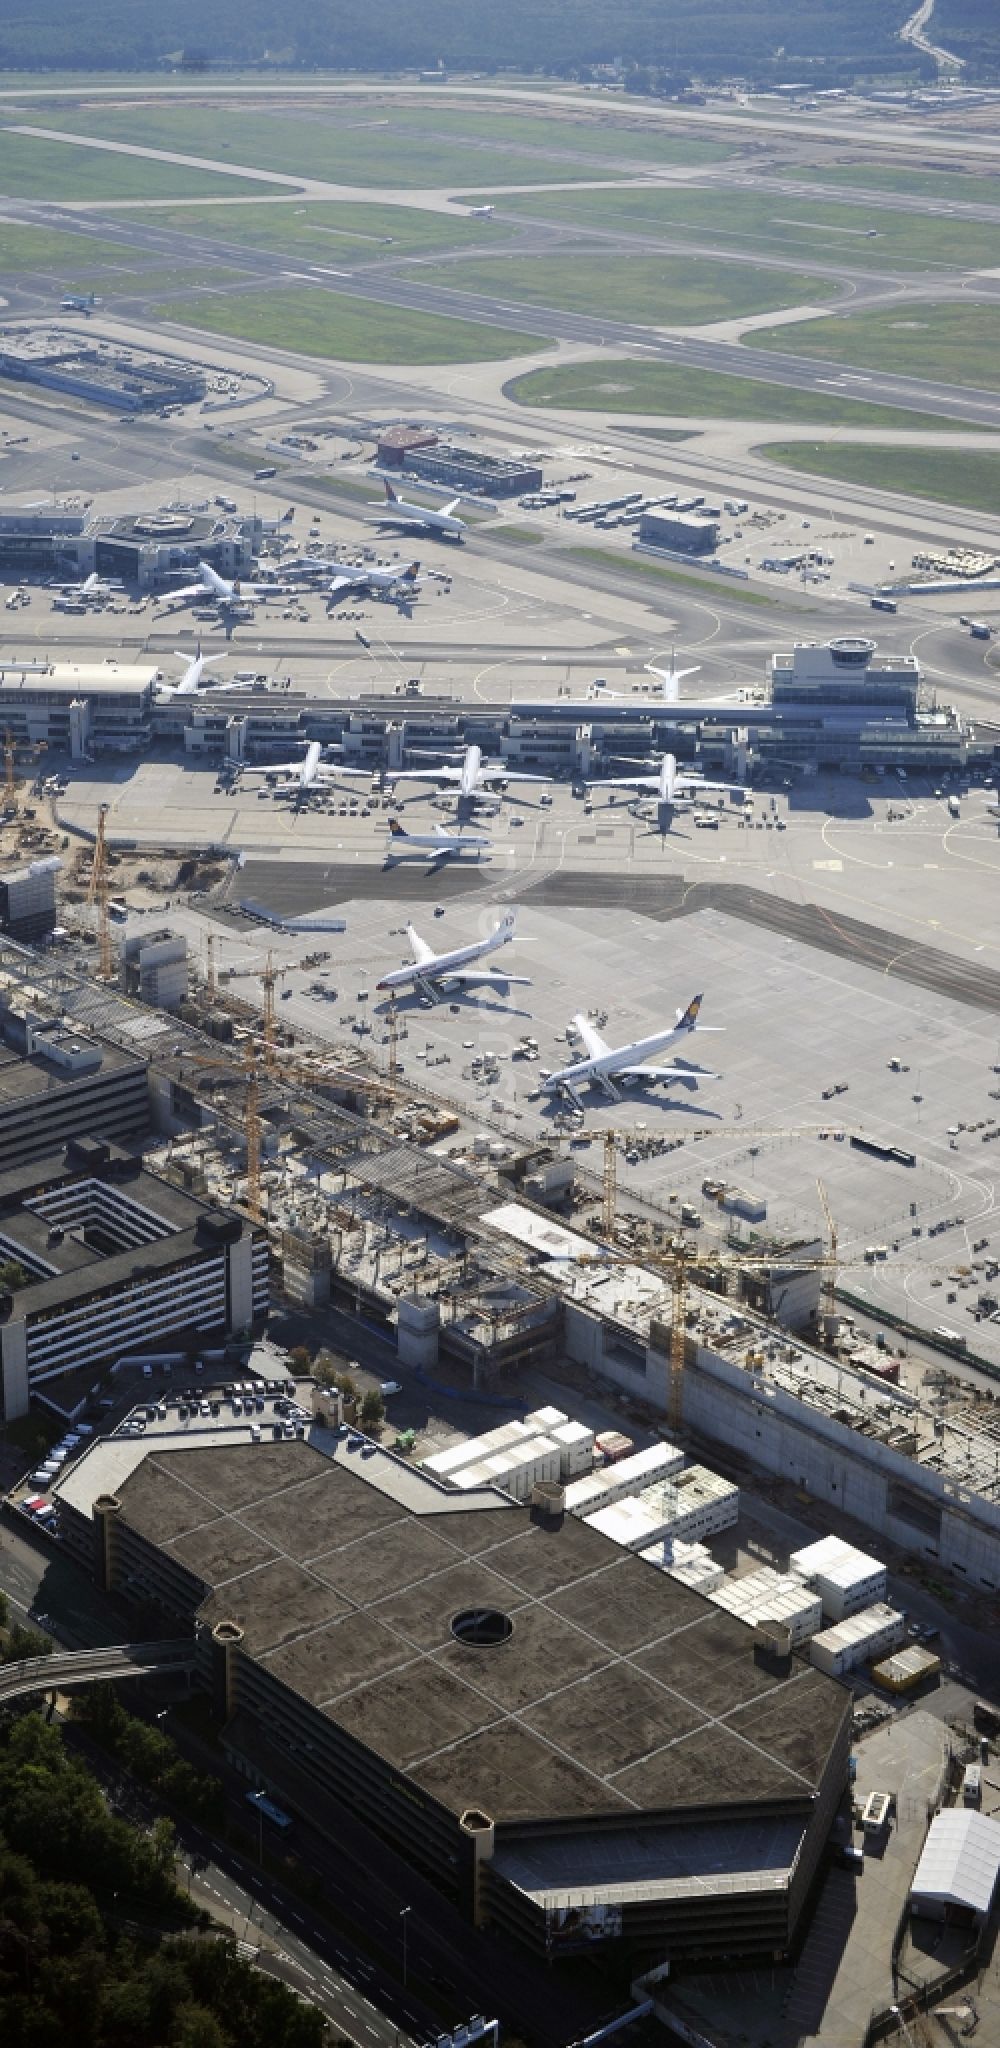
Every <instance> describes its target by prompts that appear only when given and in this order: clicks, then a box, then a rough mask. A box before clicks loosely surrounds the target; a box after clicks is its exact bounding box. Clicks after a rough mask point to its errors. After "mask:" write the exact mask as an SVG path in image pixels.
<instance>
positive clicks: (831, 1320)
mask: <svg viewBox="0 0 1000 2048" xmlns="http://www.w3.org/2000/svg"><path fill="white" fill-rule="evenodd" d="M816 1186H817V1188H818V1189H819V1198H820V1201H821V1202H822V1204H823V1214H824V1216H825V1217H826V1227H827V1231H828V1232H829V1237H830V1252H829V1258H828V1260H827V1262H826V1267H825V1271H824V1275H823V1321H824V1324H825V1329H824V1332H823V1337H824V1342H825V1343H826V1344H827V1346H828V1347H829V1346H830V1345H831V1344H832V1343H833V1340H834V1333H835V1331H836V1328H837V1263H838V1262H837V1225H836V1223H835V1221H834V1217H833V1211H832V1209H831V1208H830V1204H829V1202H828V1200H827V1194H826V1189H825V1187H824V1186H823V1183H822V1181H821V1180H817V1182H816Z"/></svg>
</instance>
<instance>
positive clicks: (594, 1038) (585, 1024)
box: [573, 1017, 611, 1060]
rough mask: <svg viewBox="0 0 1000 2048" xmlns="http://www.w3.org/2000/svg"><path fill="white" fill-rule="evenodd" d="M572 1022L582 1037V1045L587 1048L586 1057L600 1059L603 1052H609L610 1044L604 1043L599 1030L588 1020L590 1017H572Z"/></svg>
mask: <svg viewBox="0 0 1000 2048" xmlns="http://www.w3.org/2000/svg"><path fill="white" fill-rule="evenodd" d="M573 1022H574V1024H575V1026H576V1029H577V1030H578V1032H579V1033H580V1037H581V1038H582V1039H583V1042H584V1045H585V1046H586V1048H587V1058H588V1059H591V1060H602V1059H603V1058H604V1055H605V1053H609V1052H610V1051H611V1047H610V1045H608V1044H606V1043H605V1040H604V1039H603V1038H602V1037H601V1034H600V1032H599V1031H595V1029H594V1026H593V1025H592V1023H591V1021H590V1018H589V1017H574V1019H573Z"/></svg>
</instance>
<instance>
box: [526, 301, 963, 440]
mask: <svg viewBox="0 0 1000 2048" xmlns="http://www.w3.org/2000/svg"><path fill="white" fill-rule="evenodd" d="M777 331H778V332H780V333H782V334H787V333H788V332H789V329H788V328H787V327H783V328H781V329H779V330H777ZM506 389H507V395H508V397H509V398H513V399H516V400H517V402H518V403H519V404H520V405H551V406H564V407H569V408H571V409H578V410H580V411H582V412H603V413H623V412H624V413H662V414H663V415H664V417H666V418H668V419H671V418H672V419H717V420H751V421H752V420H766V421H767V422H768V424H769V425H772V424H776V423H780V422H782V421H784V422H786V423H789V424H790V423H791V422H792V421H796V420H801V421H802V422H803V423H804V424H806V425H809V426H818V427H867V428H873V427H891V428H893V429H894V430H895V431H896V432H898V433H902V432H912V433H935V434H940V433H942V432H945V431H947V432H948V433H954V432H956V431H957V430H959V429H960V427H961V422H960V421H957V420H946V419H940V418H938V417H937V416H936V415H935V414H934V413H924V412H907V411H905V410H904V409H903V408H902V407H898V408H897V407H896V406H891V405H862V404H860V403H859V402H858V401H856V400H854V399H850V398H838V397H837V396H836V395H835V394H833V393H830V392H824V391H795V390H791V389H790V388H789V387H787V386H785V385H782V384H761V383H758V382H757V380H756V379H755V378H752V377H730V376H727V375H725V374H722V373H719V372H717V371H714V370H695V369H687V368H675V367H674V366H673V364H672V363H636V362H630V361H628V360H623V361H621V362H615V361H613V360H611V361H608V362H602V361H601V360H600V359H599V358H598V359H597V360H596V361H593V360H592V361H590V362H582V363H567V364H566V365H565V366H564V367H561V368H556V367H553V368H552V369H551V370H548V369H546V370H529V371H528V372H527V373H526V374H525V375H524V376H523V377H515V378H514V379H513V381H512V382H511V383H510V384H508V385H507V387H506ZM970 431H971V429H970Z"/></svg>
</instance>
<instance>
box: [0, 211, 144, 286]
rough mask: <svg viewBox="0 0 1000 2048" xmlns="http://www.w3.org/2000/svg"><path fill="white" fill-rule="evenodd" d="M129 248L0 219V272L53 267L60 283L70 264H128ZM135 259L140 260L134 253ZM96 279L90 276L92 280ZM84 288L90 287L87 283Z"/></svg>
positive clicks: (139, 256)
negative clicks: (0, 220)
mask: <svg viewBox="0 0 1000 2048" xmlns="http://www.w3.org/2000/svg"><path fill="white" fill-rule="evenodd" d="M132 260H133V259H132V256H131V252H130V251H129V250H128V249H123V248H122V247H121V244H120V243H118V242H102V241H99V240H98V238H97V236H96V235H95V236H94V237H93V238H91V236H89V235H64V234H61V233H60V231H59V229H58V228H34V227H30V228H29V227H21V226H19V225H18V224H17V223H16V222H12V221H6V220H5V221H2V222H0V276H2V275H3V273H4V272H5V271H6V272H10V271H14V270H54V271H56V272H58V274H59V279H60V283H61V282H62V280H63V278H64V277H65V278H69V276H70V275H71V274H72V266H73V265H77V266H79V265H81V264H83V265H90V264H94V265H96V264H101V263H117V264H123V265H127V264H128V263H130V262H131V261H132ZM134 260H135V262H137V263H140V264H141V262H142V260H143V259H142V256H141V255H139V254H137V255H136V257H135V259H134ZM93 282H95V280H93V279H91V283H93ZM87 289H88V291H89V289H90V285H89V284H88V286H87Z"/></svg>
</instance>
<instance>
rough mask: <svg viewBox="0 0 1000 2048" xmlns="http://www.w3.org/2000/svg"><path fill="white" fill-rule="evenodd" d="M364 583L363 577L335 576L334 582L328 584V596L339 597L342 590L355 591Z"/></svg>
mask: <svg viewBox="0 0 1000 2048" xmlns="http://www.w3.org/2000/svg"><path fill="white" fill-rule="evenodd" d="M363 581H364V578H363V577H362V576H335V577H334V578H333V580H332V582H330V583H328V584H327V586H326V594H327V596H328V597H339V596H340V593H341V591H342V590H355V589H356V588H357V586H358V584H359V583H362V582H363Z"/></svg>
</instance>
